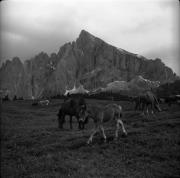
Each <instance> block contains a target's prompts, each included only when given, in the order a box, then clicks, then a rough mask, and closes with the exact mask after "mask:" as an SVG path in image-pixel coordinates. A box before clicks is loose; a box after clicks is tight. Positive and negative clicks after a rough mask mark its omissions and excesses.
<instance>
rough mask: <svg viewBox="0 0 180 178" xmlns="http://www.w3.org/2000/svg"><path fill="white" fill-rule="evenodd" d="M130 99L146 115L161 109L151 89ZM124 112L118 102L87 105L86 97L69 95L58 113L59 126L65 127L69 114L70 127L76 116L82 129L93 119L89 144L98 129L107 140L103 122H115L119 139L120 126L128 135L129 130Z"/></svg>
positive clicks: (116, 134)
mask: <svg viewBox="0 0 180 178" xmlns="http://www.w3.org/2000/svg"><path fill="white" fill-rule="evenodd" d="M130 101H132V102H134V103H135V110H141V111H142V113H143V114H144V115H146V114H149V113H150V112H151V113H152V114H154V112H155V111H158V112H160V111H161V108H160V106H159V101H158V99H157V97H156V96H155V95H154V94H153V93H152V92H151V91H147V92H145V93H144V94H142V95H140V96H136V97H130ZM122 112H123V111H122V106H120V105H118V104H116V103H112V104H107V105H106V106H99V105H93V106H87V104H86V102H85V99H84V98H83V97H80V98H71V97H68V98H67V99H65V100H64V102H63V103H62V105H61V107H60V109H59V112H58V114H57V116H58V127H59V128H60V129H62V128H63V124H64V123H65V118H66V116H67V115H68V116H69V117H70V119H69V120H70V129H72V128H73V127H72V118H73V117H74V116H75V117H76V119H77V122H78V128H79V129H80V130H82V129H84V128H85V124H87V123H88V120H89V119H92V120H93V122H94V129H93V131H92V133H91V135H90V137H89V139H88V141H87V144H89V143H91V142H92V140H93V136H94V135H95V134H96V133H97V132H98V131H101V132H102V135H103V138H104V141H106V135H105V131H104V127H103V124H104V123H105V122H113V123H115V125H116V127H115V128H116V129H115V140H117V138H118V132H119V128H120V126H121V128H122V130H123V133H124V134H125V135H127V131H126V129H125V127H124V124H123V121H122Z"/></svg>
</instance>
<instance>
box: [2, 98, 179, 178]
mask: <svg viewBox="0 0 180 178" xmlns="http://www.w3.org/2000/svg"><path fill="white" fill-rule="evenodd" d="M61 102H62V101H61V100H52V101H51V103H50V105H49V106H32V105H31V101H13V102H9V101H7V102H4V103H3V105H2V118H1V177H2V178H8V177H12V178H21V177H28V178H29V177H31V178H41V177H42V178H51V177H52V178H53V177H58V178H65V177H72V178H91V177H92V178H100V177H101V178H111V177H116V178H121V177H122V178H123V177H128V178H130V177H131V178H157V177H163V178H170V177H180V106H178V105H173V106H172V107H171V108H168V107H167V106H166V105H162V106H161V107H162V108H163V112H161V113H158V114H157V118H154V117H149V118H144V117H142V116H140V113H138V112H135V111H133V109H132V108H133V106H132V104H131V103H128V102H117V103H119V104H121V105H122V107H123V109H124V117H123V121H124V124H125V128H126V130H127V132H128V136H127V137H124V136H123V134H122V131H120V134H119V140H118V141H117V142H115V141H114V140H113V136H114V130H112V127H113V126H112V125H108V124H106V125H105V133H106V135H107V137H108V141H107V143H104V142H103V139H102V135H100V134H97V135H96V136H95V138H94V140H93V144H91V145H86V141H87V139H88V137H89V135H90V133H91V129H92V127H93V124H92V122H89V123H88V125H87V126H86V130H85V131H79V130H78V129H77V123H76V119H74V123H73V127H74V128H73V130H70V129H69V122H66V124H65V125H64V130H59V129H58V128H57V117H56V114H57V112H58V109H59V107H60V104H61ZM87 103H88V104H89V105H91V104H102V105H103V104H107V103H109V101H97V100H87ZM67 121H68V118H67Z"/></svg>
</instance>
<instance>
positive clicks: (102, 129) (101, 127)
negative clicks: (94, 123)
mask: <svg viewBox="0 0 180 178" xmlns="http://www.w3.org/2000/svg"><path fill="white" fill-rule="evenodd" d="M99 128H100V130H101V131H102V134H103V138H104V142H106V135H105V132H104V128H103V126H102V125H100V126H99Z"/></svg>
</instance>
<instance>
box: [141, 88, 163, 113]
mask: <svg viewBox="0 0 180 178" xmlns="http://www.w3.org/2000/svg"><path fill="white" fill-rule="evenodd" d="M139 102H140V104H142V111H143V113H145V110H146V112H147V114H148V113H149V109H151V113H152V114H154V111H153V110H155V109H156V110H157V111H159V112H160V111H161V108H160V106H159V102H158V100H157V98H156V96H155V95H154V94H153V93H152V92H151V91H147V92H145V93H144V94H143V95H140V96H139ZM149 106H150V108H149Z"/></svg>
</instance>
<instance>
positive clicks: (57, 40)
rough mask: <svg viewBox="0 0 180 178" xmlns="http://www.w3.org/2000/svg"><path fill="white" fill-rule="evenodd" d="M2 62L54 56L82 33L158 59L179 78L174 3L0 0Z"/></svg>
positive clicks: (179, 15)
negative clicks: (46, 55)
mask: <svg viewBox="0 0 180 178" xmlns="http://www.w3.org/2000/svg"><path fill="white" fill-rule="evenodd" d="M0 8H1V9H0V10H1V17H0V18H1V21H0V23H1V24H0V25H1V45H0V48H1V62H2V61H4V60H6V59H12V58H13V57H14V56H18V57H20V59H21V60H26V59H29V58H31V57H33V56H34V55H36V54H38V53H39V52H41V51H44V52H46V53H48V54H49V55H50V54H51V53H52V52H56V53H57V52H58V50H59V48H60V46H62V45H63V44H64V43H66V42H70V41H74V40H76V38H77V37H78V35H79V33H80V31H81V30H82V29H84V30H86V31H88V32H90V33H92V34H93V35H95V36H97V37H99V38H101V39H103V40H104V41H106V42H108V43H110V44H112V45H114V46H116V47H119V48H122V49H125V50H127V51H130V52H132V53H136V54H140V55H143V56H145V57H147V58H151V59H154V58H161V59H162V61H163V62H164V63H165V64H166V65H168V66H169V67H171V68H172V69H173V70H174V71H175V72H176V73H177V74H178V75H180V67H179V66H180V62H179V57H180V56H179V55H180V54H179V53H180V45H179V39H180V38H179V31H180V29H179V28H180V24H179V22H180V9H179V8H180V6H179V1H178V0H49V1H48V0H5V1H2V2H1V3H0Z"/></svg>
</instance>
